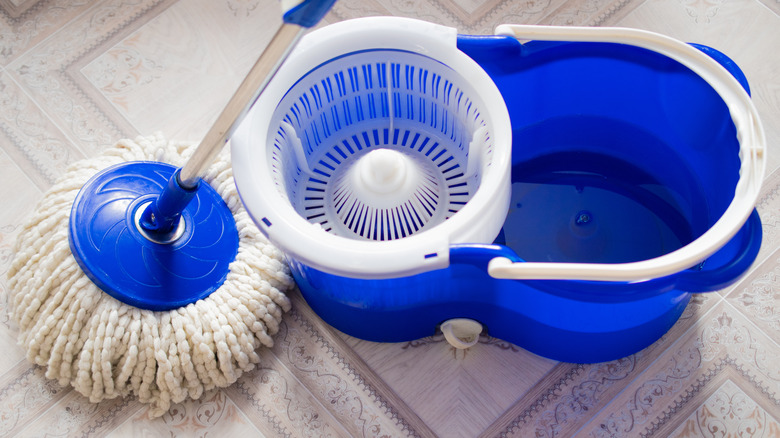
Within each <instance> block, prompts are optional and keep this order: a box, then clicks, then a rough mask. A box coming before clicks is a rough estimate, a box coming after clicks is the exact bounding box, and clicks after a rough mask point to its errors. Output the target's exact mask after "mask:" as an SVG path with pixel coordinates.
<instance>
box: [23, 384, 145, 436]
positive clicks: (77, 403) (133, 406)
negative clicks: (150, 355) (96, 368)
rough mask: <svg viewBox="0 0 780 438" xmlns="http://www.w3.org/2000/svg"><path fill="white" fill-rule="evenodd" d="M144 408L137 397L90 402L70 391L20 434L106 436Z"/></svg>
mask: <svg viewBox="0 0 780 438" xmlns="http://www.w3.org/2000/svg"><path fill="white" fill-rule="evenodd" d="M140 410H142V406H141V404H140V403H139V402H138V401H136V400H132V399H120V398H117V399H111V400H103V401H102V402H100V403H90V402H89V401H88V400H87V399H86V398H85V397H84V396H82V395H81V394H79V393H77V392H76V391H70V392H68V393H67V394H66V395H65V396H64V397H62V399H61V400H59V402H58V403H57V404H56V405H54V406H52V407H51V408H50V409H49V410H47V411H46V412H44V413H43V414H41V416H40V417H39V418H38V419H37V421H34V422H32V423H31V424H30V425H29V426H28V427H27V428H25V429H24V430H23V431H21V432H20V433H19V434H18V436H23V437H74V436H106V435H107V434H108V433H109V432H110V431H111V430H113V429H115V428H116V427H117V426H118V425H120V424H122V423H123V422H124V421H126V420H127V419H128V418H130V417H131V415H137V412H138V411H140ZM127 436H130V435H127Z"/></svg>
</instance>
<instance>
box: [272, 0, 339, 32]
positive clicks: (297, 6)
mask: <svg viewBox="0 0 780 438" xmlns="http://www.w3.org/2000/svg"><path fill="white" fill-rule="evenodd" d="M288 3H294V4H293V5H292V6H290V5H288ZM334 3H336V0H303V1H295V2H283V6H284V7H285V11H284V16H283V19H284V22H285V23H287V24H297V25H298V26H301V27H314V26H316V25H317V23H319V22H320V20H322V17H324V16H325V14H327V13H328V11H329V10H330V8H331V6H333V4H334Z"/></svg>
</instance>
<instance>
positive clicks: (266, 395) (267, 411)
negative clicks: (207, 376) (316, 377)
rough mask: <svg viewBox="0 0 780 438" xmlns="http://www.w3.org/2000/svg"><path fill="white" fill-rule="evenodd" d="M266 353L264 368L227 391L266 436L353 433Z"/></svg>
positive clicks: (338, 435) (335, 435)
mask: <svg viewBox="0 0 780 438" xmlns="http://www.w3.org/2000/svg"><path fill="white" fill-rule="evenodd" d="M264 356H265V359H266V360H264V361H263V365H262V366H261V367H259V368H258V369H256V370H254V371H252V372H250V373H247V374H246V375H244V376H243V377H242V378H241V379H239V380H238V382H236V384H235V385H233V386H231V387H230V388H227V389H226V390H225V391H226V393H227V394H229V396H230V398H231V399H232V400H233V401H234V402H235V403H236V405H237V406H238V407H239V408H240V409H241V411H242V412H243V413H244V414H245V415H246V416H247V418H248V419H249V421H250V422H251V423H252V424H253V425H254V427H255V428H257V429H258V430H259V431H261V432H262V433H263V434H264V435H266V436H334V437H347V436H350V433H349V432H348V431H347V429H345V427H344V426H343V425H342V424H340V423H339V421H338V420H337V419H336V418H334V417H333V415H331V414H330V412H329V410H328V407H326V406H324V405H323V404H322V401H321V400H318V398H317V396H316V395H314V394H312V392H310V390H309V389H308V388H307V387H306V385H305V383H302V382H300V381H299V380H298V379H297V378H296V376H295V375H294V374H293V373H292V372H290V370H288V369H287V368H286V367H285V366H284V365H283V364H281V363H280V362H279V361H278V360H277V359H276V358H274V357H273V355H271V354H269V353H267V352H265V354H264ZM323 371H324V370H323ZM326 375H328V374H326ZM333 390H334V391H337V390H338V387H336V388H334V389H333ZM360 413H361V412H358V414H360Z"/></svg>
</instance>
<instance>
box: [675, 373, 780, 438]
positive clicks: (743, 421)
mask: <svg viewBox="0 0 780 438" xmlns="http://www.w3.org/2000/svg"><path fill="white" fill-rule="evenodd" d="M713 432H716V433H718V434H719V435H720V436H735V437H736V436H745V435H748V436H767V437H769V436H778V435H780V422H778V420H777V419H776V418H773V417H772V416H771V415H769V414H768V413H767V412H766V410H764V409H763V408H762V407H761V406H760V405H759V404H758V403H756V401H755V400H753V399H752V398H751V397H750V396H749V395H748V394H746V393H745V392H744V391H743V390H742V389H741V388H740V387H739V386H738V385H737V384H736V383H734V382H733V381H731V380H726V382H724V383H723V384H722V385H721V386H720V387H719V388H717V390H716V391H715V392H714V393H713V394H712V395H711V396H710V397H709V398H708V399H707V400H706V401H705V402H704V404H702V405H701V406H700V407H699V408H698V409H697V410H696V412H695V413H693V414H691V415H690V416H689V417H688V418H687V419H686V420H685V422H683V423H682V424H681V425H680V426H679V427H678V428H677V429H675V430H674V431H673V432H672V434H671V435H670V436H672V437H679V438H683V437H691V438H693V437H700V436H705V435H708V434H712V433H713ZM759 432H760V433H761V435H757V433H759Z"/></svg>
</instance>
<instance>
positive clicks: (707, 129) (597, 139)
mask: <svg viewBox="0 0 780 438" xmlns="http://www.w3.org/2000/svg"><path fill="white" fill-rule="evenodd" d="M524 50H526V52H525V53H524V56H518V57H515V58H514V59H511V60H507V61H506V63H503V64H504V65H503V66H502V68H505V69H507V70H510V71H512V70H514V71H516V73H515V74H512V75H505V76H501V77H498V78H496V77H494V79H495V80H496V82H497V85H498V86H499V88H500V89H501V90H502V94H504V98H505V100H506V101H507V102H509V104H508V107H509V112H510V117H511V120H512V130H513V132H512V134H513V149H512V163H513V168H512V202H511V204H510V209H509V214H508V218H507V221H506V222H505V224H504V228H503V230H502V232H501V234H500V235H499V238H498V239H497V243H503V244H506V245H508V246H510V247H511V248H512V249H514V250H515V251H516V252H517V254H518V256H520V257H521V258H522V259H524V260H527V261H553V262H585V263H625V262H634V261H641V260H647V259H651V258H653V257H657V256H661V255H664V254H667V253H669V252H671V251H674V250H676V249H678V248H680V247H682V246H684V245H686V244H688V243H690V242H691V241H693V240H694V239H696V238H697V237H699V236H700V235H702V234H703V233H704V232H705V231H707V230H708V229H709V228H710V227H711V226H712V225H713V224H714V223H715V221H717V220H718V218H720V217H721V215H722V214H723V212H724V211H725V210H726V208H727V207H728V205H729V203H730V202H731V200H732V198H733V197H734V191H735V187H736V184H737V181H738V180H739V166H740V157H739V142H738V140H737V137H736V129H735V127H734V124H733V122H732V120H731V118H730V115H729V112H728V109H727V107H726V105H725V103H724V102H723V100H722V99H721V98H720V96H719V95H718V94H717V93H716V92H715V91H714V90H713V89H712V88H711V87H710V85H709V84H707V83H706V82H705V81H704V80H703V79H701V78H700V77H699V76H698V75H696V74H694V73H693V72H691V71H690V70H689V69H687V68H686V67H684V66H682V65H681V64H679V63H678V62H676V61H673V60H670V59H669V58H667V57H665V56H662V55H660V54H657V53H655V52H652V51H648V50H645V49H640V48H636V47H631V46H623V45H616V44H603V43H534V42H532V43H528V44H526V45H525V47H524Z"/></svg>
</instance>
